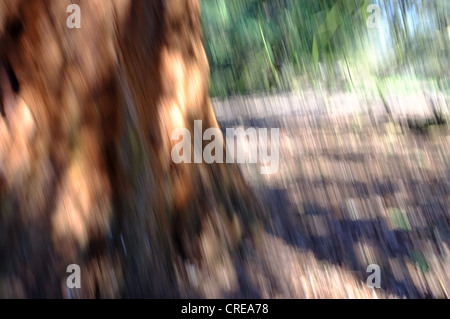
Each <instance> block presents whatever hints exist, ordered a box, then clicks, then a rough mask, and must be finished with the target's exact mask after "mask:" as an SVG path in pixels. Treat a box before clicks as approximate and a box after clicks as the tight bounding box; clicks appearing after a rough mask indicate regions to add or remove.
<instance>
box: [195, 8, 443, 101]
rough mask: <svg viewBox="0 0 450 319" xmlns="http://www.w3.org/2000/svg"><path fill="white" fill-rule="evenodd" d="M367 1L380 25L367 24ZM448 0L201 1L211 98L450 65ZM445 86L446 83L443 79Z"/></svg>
mask: <svg viewBox="0 0 450 319" xmlns="http://www.w3.org/2000/svg"><path fill="white" fill-rule="evenodd" d="M369 4H377V5H379V7H380V9H381V15H382V21H381V24H382V28H381V29H369V28H368V27H367V25H366V21H367V18H368V17H369V15H370V14H371V13H368V12H367V6H368V5H369ZM449 11H450V5H448V1H446V0H427V1H424V0H316V1H311V0H270V1H269V0H202V16H203V29H204V40H205V49H206V53H207V56H208V60H209V62H210V67H211V86H210V89H211V95H212V96H221V97H225V96H229V95H234V94H247V93H252V92H262V91H264V92H274V91H279V90H290V89H293V88H295V83H298V80H299V79H300V78H301V79H303V80H302V81H303V83H299V85H300V86H301V87H304V86H305V85H314V86H323V85H325V86H326V87H327V88H328V89H340V90H346V89H352V88H354V87H355V86H358V85H359V84H358V83H359V82H361V81H363V80H369V81H373V80H372V78H373V77H377V78H380V77H381V78H383V77H392V76H405V77H410V73H409V72H410V71H411V70H414V74H415V75H419V76H420V77H429V78H433V79H438V80H439V81H440V82H442V83H444V82H445V79H446V78H448V71H447V74H445V72H446V71H445V70H448V69H450V65H449V59H448V53H449V52H448V51H449V48H450V44H449V36H450V35H449V34H448V31H449V30H450V26H449V21H450V15H449V13H450V12H449ZM445 83H446V82H445Z"/></svg>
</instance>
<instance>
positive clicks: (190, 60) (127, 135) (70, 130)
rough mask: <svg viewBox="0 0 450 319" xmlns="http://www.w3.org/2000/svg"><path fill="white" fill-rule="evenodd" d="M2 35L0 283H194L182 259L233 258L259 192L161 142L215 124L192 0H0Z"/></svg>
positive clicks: (29, 288)
mask: <svg viewBox="0 0 450 319" xmlns="http://www.w3.org/2000/svg"><path fill="white" fill-rule="evenodd" d="M70 3H77V4H78V5H79V6H80V8H81V28H80V29H70V28H68V27H67V26H66V19H67V17H68V16H69V15H70V13H67V12H66V9H67V6H68V5H69V4H70ZM0 36H1V38H0V50H1V52H0V58H1V66H0V69H1V70H0V72H2V74H3V75H2V76H1V77H0V82H1V83H0V84H1V85H0V88H1V92H2V101H3V102H2V110H5V112H4V114H5V115H4V116H2V118H1V119H0V148H1V149H0V176H1V177H0V180H1V181H3V182H1V181H0V184H3V185H5V186H3V187H2V189H0V192H1V194H0V221H1V223H0V224H1V226H0V228H1V229H0V260H2V261H5V262H4V263H3V264H2V265H0V278H2V280H1V281H0V296H3V297H8V296H9V297H10V296H16V297H43V296H46V297H61V296H64V297H80V296H81V297H96V296H97V297H98V296H100V297H119V296H123V297H135V296H146V297H176V296H180V294H181V295H184V294H191V295H194V296H195V294H196V293H197V292H196V290H195V289H194V288H195V287H194V288H193V287H189V285H186V283H187V282H188V281H187V279H186V278H187V277H186V276H185V275H184V269H185V268H184V267H185V264H186V263H189V264H195V265H197V266H198V267H201V268H204V269H209V273H210V275H211V276H212V277H213V278H214V271H215V269H216V268H217V267H219V266H220V265H221V264H223V263H231V264H232V254H233V252H234V251H235V250H236V247H237V246H238V245H239V243H240V241H241V239H242V236H245V234H246V232H247V230H248V229H253V226H255V225H256V220H257V218H256V214H257V213H258V211H259V205H258V202H257V201H256V200H255V199H254V198H253V195H252V194H251V192H250V191H249V190H248V188H247V187H246V185H245V183H244V181H243V179H242V177H241V175H240V173H239V171H238V170H237V168H236V167H235V166H234V165H230V164H215V165H208V164H205V163H202V164H180V165H176V164H174V163H173V162H172V160H171V156H170V151H171V147H172V145H173V143H174V141H171V139H170V136H171V132H172V131H173V130H174V129H175V128H180V127H186V128H188V129H189V130H190V132H193V123H194V120H202V121H203V130H205V129H206V128H208V127H217V126H218V124H217V122H216V119H215V115H214V112H213V109H212V106H211V102H210V99H209V96H208V81H209V75H208V74H209V69H208V62H207V59H206V56H205V53H204V48H203V44H202V30H201V21H200V8H199V3H198V1H196V0H167V1H163V0H152V1H143V0H133V1H132V0H112V1H104V0H86V1H44V0H30V1H21V0H0ZM9 66H10V68H9ZM192 135H193V134H192ZM69 264H78V265H80V267H81V275H82V276H81V289H71V290H70V289H67V288H66V278H67V276H68V275H69V274H68V273H66V267H67V265H69ZM218 285H219V284H218ZM194 286H195V285H194Z"/></svg>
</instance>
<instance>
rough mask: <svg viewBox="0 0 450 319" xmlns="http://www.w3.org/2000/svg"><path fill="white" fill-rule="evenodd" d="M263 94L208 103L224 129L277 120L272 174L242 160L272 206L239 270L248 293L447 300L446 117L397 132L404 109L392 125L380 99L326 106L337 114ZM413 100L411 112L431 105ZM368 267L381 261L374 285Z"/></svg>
mask: <svg viewBox="0 0 450 319" xmlns="http://www.w3.org/2000/svg"><path fill="white" fill-rule="evenodd" d="M270 99H272V100H270ZM263 100H264V99H263V98H259V102H255V99H254V98H247V99H242V98H240V99H236V100H234V101H225V102H221V101H216V102H215V109H216V112H217V114H218V118H219V121H220V125H221V126H222V128H225V127H233V126H242V127H244V128H247V127H267V128H271V127H279V128H280V141H279V146H280V169H279V171H278V172H277V173H275V174H272V175H261V174H260V173H259V164H241V168H242V171H243V173H244V175H245V177H246V179H247V180H248V182H249V183H250V184H251V185H252V187H253V189H254V190H255V191H256V193H257V194H259V196H260V197H261V198H262V200H263V201H264V203H265V205H266V207H268V208H270V212H271V213H270V216H269V217H268V219H267V221H266V225H265V226H266V232H265V234H263V235H262V236H261V242H260V243H257V244H256V247H257V248H256V251H251V250H252V249H249V251H248V252H244V254H247V255H248V256H250V257H248V256H247V257H248V258H245V260H246V261H244V262H243V263H242V264H241V265H240V267H238V268H236V269H241V270H242V272H243V273H245V274H246V275H245V276H246V278H247V282H249V287H248V289H247V296H250V297H257V298H259V297H262V298H277V297H281V298H449V296H450V211H449V208H448V207H449V205H450V151H449V150H450V149H449V147H450V131H449V126H448V125H444V126H433V127H430V128H429V129H427V130H426V131H424V132H415V131H412V130H409V129H408V128H405V127H403V129H402V128H401V127H400V125H399V124H398V121H401V120H402V119H403V118H405V117H406V116H410V115H411V114H409V113H408V111H406V112H401V111H400V112H394V115H395V117H394V119H395V122H397V123H391V122H389V121H387V120H386V116H384V115H383V111H382V106H380V105H379V101H378V102H377V101H375V102H374V103H373V105H375V112H373V111H369V112H367V110H368V108H366V107H365V106H363V107H360V110H363V111H362V112H358V107H359V105H358V106H357V107H354V106H353V110H354V111H353V112H347V111H346V110H348V109H349V108H350V109H351V107H352V106H351V105H348V108H346V109H345V110H344V109H341V110H342V112H340V111H339V110H338V111H337V112H336V108H333V107H332V105H330V108H329V110H333V109H334V110H335V112H334V113H333V112H329V111H323V112H320V109H321V106H320V105H319V104H320V103H319V104H317V107H316V108H311V109H310V110H309V111H308V110H307V111H305V108H302V107H301V105H300V104H299V105H298V106H295V105H292V101H293V99H292V98H289V97H288V98H286V97H282V98H278V99H274V98H273V97H270V98H269V100H268V101H266V102H263ZM299 101H303V103H304V102H305V101H304V100H302V99H299ZM347 101H350V100H347ZM258 103H259V104H258ZM274 103H279V104H278V105H277V104H274ZM286 103H287V104H288V105H286ZM299 103H301V102H299ZM341 103H342V106H344V107H346V104H345V99H344V100H342V101H341ZM350 103H354V101H353V102H351V101H350V102H349V104H350ZM377 103H378V106H377ZM258 105H259V106H260V108H258ZM309 105H311V103H310V104H309ZM322 105H325V103H323V104H322ZM377 107H378V109H377ZM420 107H422V106H420V105H416V107H410V110H413V111H414V112H415V114H420V113H422V114H426V113H427V110H425V111H424V112H420V111H421V110H420ZM394 108H395V107H394ZM395 109H396V110H401V108H395ZM249 110H252V111H253V112H255V110H259V113H257V114H256V113H253V114H250V113H251V112H249ZM271 110H275V111H276V110H279V114H275V113H276V112H275V113H274V112H271ZM403 111H404V110H403ZM417 111H419V112H417ZM239 113H241V115H238V116H236V117H234V118H233V117H231V116H228V115H233V114H234V115H236V114H239ZM269 113H271V114H269ZM444 113H445V112H444ZM374 114H376V115H375V116H374ZM370 264H377V265H379V266H380V270H381V288H380V289H370V288H368V287H367V283H366V280H367V278H368V276H369V275H370V273H368V272H366V270H367V266H368V265H370ZM239 290H240V291H241V292H242V291H244V295H245V291H246V290H245V289H243V287H242V286H241V287H240V289H239ZM210 293H211V292H210ZM212 296H214V294H213V295H212ZM218 296H221V295H220V294H219V295H218ZM231 296H232V295H231Z"/></svg>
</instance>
